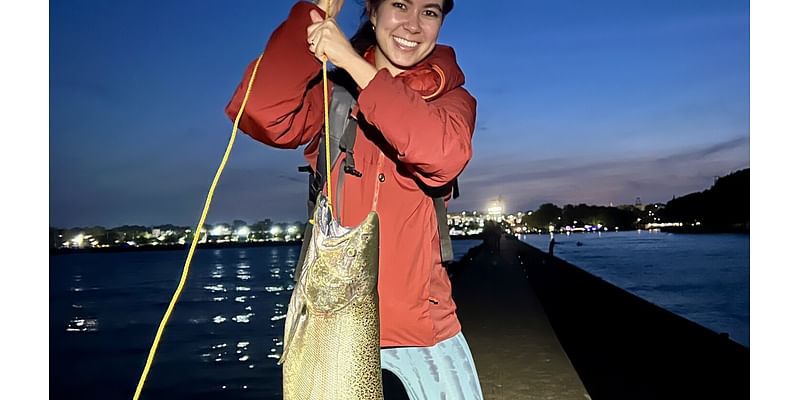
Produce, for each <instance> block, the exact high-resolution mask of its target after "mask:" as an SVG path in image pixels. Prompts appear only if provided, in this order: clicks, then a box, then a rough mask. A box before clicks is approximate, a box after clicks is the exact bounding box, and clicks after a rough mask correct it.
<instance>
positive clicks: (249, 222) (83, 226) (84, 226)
mask: <svg viewBox="0 0 800 400" xmlns="http://www.w3.org/2000/svg"><path fill="white" fill-rule="evenodd" d="M749 169H750V168H749V167H748V168H743V169H740V170H737V171H732V172H731V173H729V174H726V175H722V176H717V177H715V178H724V177H726V176H728V175H732V174H734V173H737V172H741V171H744V170H749ZM710 188H711V186H708V187H706V188H705V189H700V190H697V191H694V192H690V193H686V194H683V195H680V196H675V197H674V198H680V197H684V196H687V195H690V194H694V193H700V192H703V191H705V190H708V189H710ZM670 200H672V199H670ZM668 202H669V201H663V202H652V203H644V202H643V203H642V206H645V207H646V206H651V205H662V204H664V205H665V204H667V203H668ZM544 204H554V205H556V206H557V207H559V208H562V209H563V208H565V207H566V206H588V207H610V208H619V207H630V206H634V205H635V204H634V202H631V203H621V204H589V203H585V202H580V203H563V204H555V203H541V204H539V205H538V206H537V207H535V208H530V209H524V210H523V209H514V210H513V211H509V210H508V209H507V210H504V211H503V214H516V213H520V212H522V213H528V212H534V211H537V210H538V209H539V207H541V206H542V205H544ZM462 212H468V213H470V212H480V213H487V211H486V210H485V209H470V210H467V209H459V210H450V209H448V210H447V213H448V214H459V213H462ZM307 219H308V218H306V217H303V218H300V219H294V220H278V219H274V218H272V217H270V216H263V217H257V218H255V219H246V218H238V217H234V218H232V219H229V220H225V221H214V222H208V220H206V222H205V223H204V226H205V225H208V226H215V225H223V224H228V225H230V224H231V223H232V222H234V221H237V220H238V221H243V222H245V224H247V225H253V224H257V223H259V222H262V221H266V220H269V221H270V222H272V223H274V224H295V223H300V224H303V223H305V221H306V220H307ZM168 225H171V226H175V227H181V228H184V227H189V228H196V227H197V222H195V223H192V224H177V223H172V222H160V223H154V224H139V223H124V224H117V225H109V226H106V225H102V224H81V225H73V226H71V227H63V226H53V225H50V229H58V230H75V229H78V230H80V229H89V228H96V227H100V228H103V229H112V230H113V229H116V228H122V227H126V226H130V227H134V226H138V227H145V228H149V227H160V226H168Z"/></svg>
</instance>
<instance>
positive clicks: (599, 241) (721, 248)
mask: <svg viewBox="0 0 800 400" xmlns="http://www.w3.org/2000/svg"><path fill="white" fill-rule="evenodd" d="M522 239H523V240H524V241H525V242H527V243H529V244H531V245H533V246H534V247H536V248H538V249H540V250H542V251H547V249H548V243H549V241H550V235H549V234H545V235H528V236H525V237H523V238H522ZM555 239H556V246H555V251H554V253H555V255H556V256H558V257H560V258H562V259H564V260H566V261H569V262H570V263H572V264H575V265H577V266H579V267H581V268H583V269H584V270H586V271H588V272H589V273H591V274H593V275H595V276H598V277H600V278H603V279H604V280H606V281H608V282H611V283H612V284H614V285H616V286H618V287H621V288H623V289H625V290H627V291H629V292H632V293H634V294H636V295H637V296H639V297H641V298H643V299H645V300H648V301H650V302H652V303H655V304H657V305H659V306H661V307H663V308H666V309H668V310H670V311H672V312H674V313H676V314H679V315H681V316H683V317H686V318H688V319H690V320H692V321H695V322H697V323H699V324H700V325H703V326H705V327H707V328H710V329H712V330H714V331H716V332H727V333H728V334H729V335H730V337H731V339H733V340H735V341H737V342H739V343H742V344H744V345H746V346H749V345H750V236H749V235H743V234H713V235H712V234H709V235H694V234H692V235H687V234H683V235H681V234H671V233H664V232H649V231H641V232H603V233H578V234H571V235H566V234H558V235H555ZM579 242H580V244H581V245H578V243H579Z"/></svg>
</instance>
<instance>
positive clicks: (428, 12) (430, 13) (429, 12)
mask: <svg viewBox="0 0 800 400" xmlns="http://www.w3.org/2000/svg"><path fill="white" fill-rule="evenodd" d="M422 15H424V16H426V17H433V18H437V17H439V14H437V13H436V11H433V10H425V11H423V12H422Z"/></svg>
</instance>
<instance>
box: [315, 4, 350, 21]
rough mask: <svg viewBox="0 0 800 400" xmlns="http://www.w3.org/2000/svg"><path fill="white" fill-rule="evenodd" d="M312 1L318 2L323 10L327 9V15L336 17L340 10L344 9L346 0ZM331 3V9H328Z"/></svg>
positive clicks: (318, 5)
mask: <svg viewBox="0 0 800 400" xmlns="http://www.w3.org/2000/svg"><path fill="white" fill-rule="evenodd" d="M312 3H314V4H316V5H317V7H319V8H321V9H322V11H325V15H327V16H328V18H335V17H336V16H337V15H339V11H341V10H342V6H343V5H344V0H313V1H312ZM329 5H330V10H328V6H329Z"/></svg>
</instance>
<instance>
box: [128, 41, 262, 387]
mask: <svg viewBox="0 0 800 400" xmlns="http://www.w3.org/2000/svg"><path fill="white" fill-rule="evenodd" d="M263 56H264V55H263V54H262V55H260V56H259V57H258V60H257V61H256V65H255V67H253V73H252V75H250V82H249V83H248V84H247V91H246V92H245V94H244V99H243V100H242V106H241V107H239V113H238V114H237V115H236V119H235V120H234V122H233V131H231V139H230V141H228V148H227V149H226V150H225V155H224V156H223V157H222V162H221V163H220V165H219V168H217V174H216V175H215V176H214V180H213V181H212V182H211V188H210V189H209V190H208V195H207V196H206V204H205V206H204V207H203V214H202V215H201V216H200V222H198V223H197V228H196V229H195V231H194V237H193V238H192V246H191V247H190V248H189V255H188V257H186V262H185V263H184V264H183V275H181V280H180V282H179V283H178V288H177V289H176V290H175V294H173V295H172V300H171V301H170V302H169V306H168V307H167V312H166V313H165V314H164V318H162V319H161V325H159V326H158V331H157V332H156V338H155V340H153V345H152V346H151V347H150V354H148V356H147V362H146V363H145V365H144V370H143V371H142V376H141V377H140V378H139V385H138V386H136V393H134V395H133V399H134V400H136V399H138V398H139V395H140V394H141V393H142V388H143V387H144V382H145V380H146V379H147V374H148V372H150V365H151V364H152V363H153V358H154V357H155V355H156V349H158V343H159V341H161V334H162V333H163V332H164V327H166V326H167V321H168V320H169V317H170V315H171V314H172V309H173V308H175V303H177V302H178V297H180V295H181V292H182V291H183V285H184V284H185V283H186V278H187V277H188V276H189V264H191V262H192V256H193V255H194V249H195V247H197V241H198V239H199V238H200V229H202V228H203V224H204V223H205V221H206V214H208V208H209V206H210V205H211V198H212V197H214V190H215V189H216V187H217V181H219V177H220V175H222V170H223V169H225V164H226V163H227V162H228V155H230V153H231V148H233V142H234V140H235V139H236V130H237V129H238V128H239V119H240V118H241V117H242V112H243V111H244V105H245V104H247V98H248V97H250V89H251V88H252V86H253V81H254V80H255V78H256V71H257V70H258V65H259V64H260V63H261V57H263Z"/></svg>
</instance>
